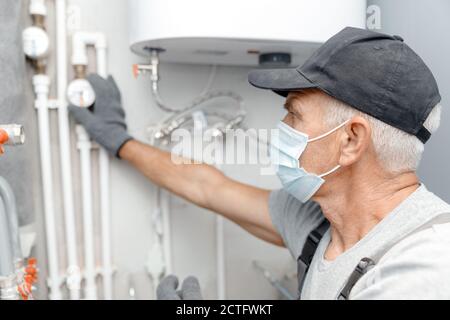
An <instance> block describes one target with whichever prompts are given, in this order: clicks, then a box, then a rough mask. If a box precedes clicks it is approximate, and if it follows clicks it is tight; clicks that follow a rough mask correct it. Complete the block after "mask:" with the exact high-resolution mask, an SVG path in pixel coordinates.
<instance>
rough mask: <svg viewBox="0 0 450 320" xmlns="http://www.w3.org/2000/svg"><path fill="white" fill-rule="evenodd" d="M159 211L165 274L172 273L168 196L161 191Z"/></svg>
mask: <svg viewBox="0 0 450 320" xmlns="http://www.w3.org/2000/svg"><path fill="white" fill-rule="evenodd" d="M160 195H161V201H160V203H161V211H162V219H163V250H164V262H165V265H166V274H171V273H172V269H173V268H172V233H171V228H170V195H169V194H168V193H167V192H166V191H165V190H162V189H161V193H160Z"/></svg>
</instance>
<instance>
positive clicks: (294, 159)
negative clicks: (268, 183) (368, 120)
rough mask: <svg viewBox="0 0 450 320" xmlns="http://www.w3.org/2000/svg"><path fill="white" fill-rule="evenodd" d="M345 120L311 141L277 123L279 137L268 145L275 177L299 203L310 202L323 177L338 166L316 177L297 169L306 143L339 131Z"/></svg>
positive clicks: (299, 168)
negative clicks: (274, 167)
mask: <svg viewBox="0 0 450 320" xmlns="http://www.w3.org/2000/svg"><path fill="white" fill-rule="evenodd" d="M348 121H349V120H347V121H345V122H344V123H342V124H341V125H339V126H337V127H336V128H334V129H332V130H330V131H328V132H326V133H324V134H322V135H320V136H318V137H316V138H314V139H309V137H308V135H307V134H305V133H303V132H300V131H297V130H295V129H293V128H292V127H290V126H288V125H287V124H286V123H284V122H282V121H281V122H280V123H279V124H278V126H277V128H278V129H279V130H278V133H279V136H278V137H275V138H272V143H271V144H272V150H271V158H272V164H273V165H275V166H276V171H277V175H278V178H279V179H280V181H281V183H282V185H283V188H284V189H285V190H286V191H287V192H289V193H290V194H291V195H292V196H294V197H295V198H297V199H298V200H300V201H301V202H303V203H305V202H306V201H308V200H309V199H311V197H312V196H313V195H314V194H315V193H316V192H317V190H319V188H320V187H321V186H322V184H323V183H324V182H325V180H324V179H323V177H325V176H327V175H329V174H331V173H333V172H335V171H336V170H338V169H339V168H340V165H337V166H336V167H334V168H333V169H331V170H330V171H328V172H325V173H323V174H320V175H316V174H313V173H308V172H306V170H305V169H303V168H302V167H301V166H300V162H299V160H298V159H299V158H300V156H301V155H302V153H303V152H304V151H305V148H306V146H307V145H308V143H311V142H314V141H317V140H320V139H322V138H325V137H326V136H328V135H330V134H332V133H333V132H335V131H336V130H338V129H340V128H342V127H343V126H344V125H345V124H347V123H348Z"/></svg>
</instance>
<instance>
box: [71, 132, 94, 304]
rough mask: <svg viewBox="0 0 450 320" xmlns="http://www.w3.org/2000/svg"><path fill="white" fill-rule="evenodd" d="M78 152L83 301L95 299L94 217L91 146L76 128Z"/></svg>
mask: <svg viewBox="0 0 450 320" xmlns="http://www.w3.org/2000/svg"><path fill="white" fill-rule="evenodd" d="M76 132H77V138H78V143H77V147H78V150H79V152H80V168H81V195H82V199H83V201H82V202H83V239H84V268H85V269H84V275H85V280H86V283H85V288H84V290H85V299H87V300H95V299H97V286H96V283H95V272H96V270H95V251H94V250H95V245H94V228H93V224H94V219H93V218H94V217H93V209H92V181H91V148H92V144H91V141H90V139H89V136H88V134H87V132H86V130H85V129H84V128H83V127H82V126H81V125H77V127H76Z"/></svg>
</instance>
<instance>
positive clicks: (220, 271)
mask: <svg viewBox="0 0 450 320" xmlns="http://www.w3.org/2000/svg"><path fill="white" fill-rule="evenodd" d="M223 223H224V221H223V218H222V217H221V216H217V217H216V247H217V248H216V252H217V256H216V257H217V299H218V300H225V297H226V293H225V292H226V291H225V289H226V287H225V250H224V249H225V241H224V225H223Z"/></svg>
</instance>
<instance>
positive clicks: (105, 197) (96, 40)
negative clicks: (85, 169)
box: [72, 32, 113, 300]
mask: <svg viewBox="0 0 450 320" xmlns="http://www.w3.org/2000/svg"><path fill="white" fill-rule="evenodd" d="M90 45H91V46H94V47H95V49H96V60H97V73H98V74H99V75H100V76H101V77H103V78H105V79H106V78H107V76H108V72H107V67H106V65H107V63H106V48H107V44H106V38H105V36H104V35H103V34H102V33H99V32H95V33H88V32H77V33H75V34H74V36H73V55H72V64H74V65H87V64H88V57H87V46H90ZM99 176H100V210H101V213H100V214H101V231H102V278H103V292H104V298H105V300H111V299H112V298H113V288H112V274H113V270H112V258H111V218H110V190H109V155H108V152H107V151H106V150H104V149H103V148H101V149H100V153H99Z"/></svg>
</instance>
